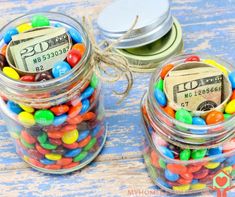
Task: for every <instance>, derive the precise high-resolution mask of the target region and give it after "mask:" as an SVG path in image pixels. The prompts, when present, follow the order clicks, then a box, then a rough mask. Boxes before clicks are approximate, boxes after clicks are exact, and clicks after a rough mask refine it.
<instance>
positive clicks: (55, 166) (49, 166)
mask: <svg viewBox="0 0 235 197" xmlns="http://www.w3.org/2000/svg"><path fill="white" fill-rule="evenodd" d="M44 168H46V169H49V170H59V169H60V168H61V165H56V164H51V165H45V166H44Z"/></svg>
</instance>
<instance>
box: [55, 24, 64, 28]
mask: <svg viewBox="0 0 235 197" xmlns="http://www.w3.org/2000/svg"><path fill="white" fill-rule="evenodd" d="M54 27H63V25H61V24H60V23H55V24H54Z"/></svg>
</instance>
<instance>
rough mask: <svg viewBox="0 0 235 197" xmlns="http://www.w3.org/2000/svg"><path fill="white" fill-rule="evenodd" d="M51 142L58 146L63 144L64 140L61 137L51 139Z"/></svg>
mask: <svg viewBox="0 0 235 197" xmlns="http://www.w3.org/2000/svg"><path fill="white" fill-rule="evenodd" d="M49 142H50V143H51V144H54V145H57V146H60V145H61V144H62V141H61V140H60V139H49Z"/></svg>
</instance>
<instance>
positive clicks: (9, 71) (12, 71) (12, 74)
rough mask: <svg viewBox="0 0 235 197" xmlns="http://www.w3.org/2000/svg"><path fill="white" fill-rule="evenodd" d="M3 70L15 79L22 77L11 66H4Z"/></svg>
mask: <svg viewBox="0 0 235 197" xmlns="http://www.w3.org/2000/svg"><path fill="white" fill-rule="evenodd" d="M2 72H3V73H4V74H5V75H6V76H8V77H10V78H12V79H15V80H19V79H20V76H19V74H18V73H17V72H16V71H15V70H14V69H13V68H11V67H9V66H6V67H4V68H3V70H2Z"/></svg>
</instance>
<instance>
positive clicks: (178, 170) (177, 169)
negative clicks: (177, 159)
mask: <svg viewBox="0 0 235 197" xmlns="http://www.w3.org/2000/svg"><path fill="white" fill-rule="evenodd" d="M166 167H167V169H168V170H170V171H171V172H172V173H175V174H182V173H185V172H187V168H186V167H185V166H184V165H180V164H167V166H166Z"/></svg>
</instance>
